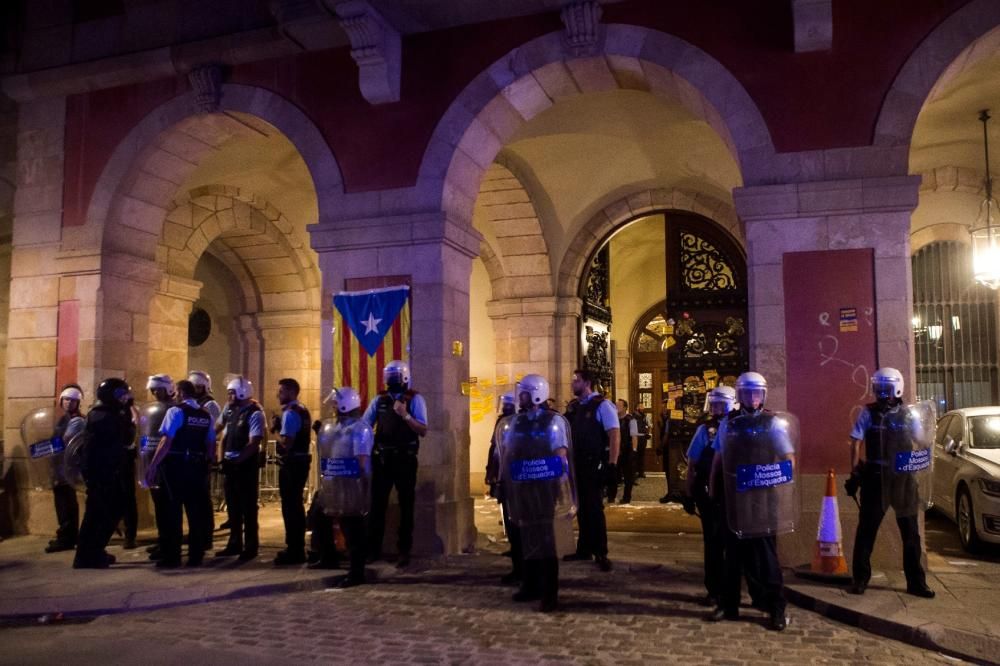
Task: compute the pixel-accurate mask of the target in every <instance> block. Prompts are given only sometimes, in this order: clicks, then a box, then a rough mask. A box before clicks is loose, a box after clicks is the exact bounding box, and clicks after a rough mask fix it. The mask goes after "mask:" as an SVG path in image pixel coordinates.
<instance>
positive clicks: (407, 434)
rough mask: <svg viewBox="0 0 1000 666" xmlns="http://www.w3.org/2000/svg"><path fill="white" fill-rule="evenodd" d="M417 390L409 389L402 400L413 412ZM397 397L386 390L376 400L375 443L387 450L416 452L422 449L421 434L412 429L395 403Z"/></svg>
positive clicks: (409, 411)
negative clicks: (398, 412) (398, 411)
mask: <svg viewBox="0 0 1000 666" xmlns="http://www.w3.org/2000/svg"><path fill="white" fill-rule="evenodd" d="M416 396H417V392H416V391H413V390H407V391H406V393H404V394H403V397H402V400H403V402H404V403H406V411H407V413H409V414H410V415H412V414H413V407H412V405H413V399H414V398H415V397H416ZM395 403H396V399H395V398H393V397H392V396H391V395H389V394H388V393H386V392H383V393H379V394H378V398H376V402H375V445H376V446H377V447H379V448H380V449H386V450H409V451H413V452H414V453H416V452H417V451H418V450H419V449H420V436H419V435H417V433H415V432H413V430H411V429H410V426H409V425H407V423H406V421H405V420H403V417H401V416H400V415H399V414H397V413H396V410H395V409H393V405H394V404H395Z"/></svg>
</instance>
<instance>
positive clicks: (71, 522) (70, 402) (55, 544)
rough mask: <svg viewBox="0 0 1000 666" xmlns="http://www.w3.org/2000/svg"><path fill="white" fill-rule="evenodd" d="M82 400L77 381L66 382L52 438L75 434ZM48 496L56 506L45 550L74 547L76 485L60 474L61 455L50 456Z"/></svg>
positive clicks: (77, 510) (65, 438)
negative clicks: (52, 530) (52, 531)
mask: <svg viewBox="0 0 1000 666" xmlns="http://www.w3.org/2000/svg"><path fill="white" fill-rule="evenodd" d="M82 401H83V390H82V389H81V388H80V387H79V385H77V384H67V385H66V386H64V387H63V390H62V393H60V394H59V407H60V408H61V409H62V411H63V414H62V416H60V417H59V420H58V421H56V424H55V432H54V433H53V439H56V438H59V439H60V440H62V441H63V442H68V441H69V440H70V439H72V438H73V437H75V436H76V435H77V434H79V433H80V432H81V431H82V430H83V428H84V426H85V425H86V421H85V420H84V417H83V413H82V412H81V411H80V403H81V402H82ZM52 498H53V500H54V501H55V508H56V523H57V525H58V527H57V528H56V538H55V539H52V540H51V541H49V545H48V546H46V547H45V552H46V553H58V552H60V551H64V550H73V549H74V548H76V538H77V535H78V534H79V525H80V505H79V503H78V502H77V499H76V488H74V487H73V485H72V484H71V483H69V482H68V481H67V480H66V478H65V477H64V475H63V474H62V455H61V454H58V453H57V454H55V455H53V456H52Z"/></svg>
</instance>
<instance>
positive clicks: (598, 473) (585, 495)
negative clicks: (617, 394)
mask: <svg viewBox="0 0 1000 666" xmlns="http://www.w3.org/2000/svg"><path fill="white" fill-rule="evenodd" d="M603 401H604V397H603V396H601V395H599V394H594V395H593V396H591V398H590V399H589V400H587V401H586V402H579V401H574V402H573V403H571V405H570V409H569V411H567V412H566V418H567V420H569V423H570V427H571V429H572V433H573V436H572V441H573V465H574V471H575V473H576V492H577V502H578V504H579V507H578V513H577V516H576V520H577V524H578V525H579V527H580V535H579V537H578V539H577V542H576V555H577V557H580V558H589V557H591V556H594V557H607V555H608V526H607V522H606V521H605V519H604V493H605V489H606V483H607V467H608V445H609V440H608V433H607V431H606V430H605V429H604V426H603V425H601V423H600V421H598V420H597V408H598V407H599V406H600V404H601V403H602V402H603Z"/></svg>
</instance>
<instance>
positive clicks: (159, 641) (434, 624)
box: [0, 553, 955, 665]
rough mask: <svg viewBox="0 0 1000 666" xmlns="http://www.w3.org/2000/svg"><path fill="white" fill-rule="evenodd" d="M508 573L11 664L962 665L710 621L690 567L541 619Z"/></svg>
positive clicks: (192, 618)
mask: <svg viewBox="0 0 1000 666" xmlns="http://www.w3.org/2000/svg"><path fill="white" fill-rule="evenodd" d="M505 567H506V561H505V560H504V559H503V558H501V557H499V556H497V555H495V554H491V553H484V554H480V555H469V556H462V557H454V558H449V559H448V560H445V561H438V562H434V563H433V565H431V563H418V566H416V567H415V568H414V569H413V570H412V571H408V572H407V573H405V574H399V573H397V572H396V571H395V570H394V569H392V568H391V567H389V566H385V565H381V566H380V567H379V573H381V574H382V576H381V582H379V583H377V584H374V585H369V586H365V587H361V588H354V589H350V590H345V591H341V590H323V591H317V592H308V593H291V594H282V595H275V596H268V597H255V598H249V599H240V600H234V601H223V602H213V603H205V604H198V605H194V606H186V607H179V608H172V609H166V610H159V611H152V612H146V613H134V614H127V615H118V616H105V617H101V618H98V619H96V620H94V621H92V622H88V623H81V624H70V623H65V624H50V625H46V626H37V627H36V626H33V627H17V628H8V629H5V630H3V631H2V632H0V646H2V647H0V661H6V662H7V663H19V664H33V663H53V661H54V660H55V659H57V658H62V659H63V660H65V659H66V658H67V657H70V658H72V660H73V662H74V663H94V662H99V661H103V660H105V659H107V658H108V657H113V658H114V660H115V661H116V662H119V663H122V662H127V661H130V660H137V662H138V663H144V664H165V663H180V662H183V661H188V662H190V663H209V662H218V661H222V660H223V659H226V660H233V659H237V660H239V661H240V662H241V663H242V664H257V663H278V662H284V663H288V662H296V661H298V662H302V661H318V660H324V661H329V660H335V661H337V662H338V663H372V662H395V663H417V664H419V663H426V664H479V663H518V664H526V663H581V664H605V663H607V664H610V663H614V664H621V665H626V664H640V663H684V664H704V663H713V664H751V663H770V662H778V663H795V664H826V663H837V664H840V663H908V664H940V663H955V660H954V659H951V658H948V657H945V656H942V655H939V654H935V653H932V652H927V651H923V650H920V649H918V648H914V647H912V646H909V645H905V644H902V643H898V642H895V641H891V640H887V639H882V638H879V637H876V636H873V635H870V634H866V633H864V632H862V631H859V630H856V629H852V628H849V627H845V626H842V625H838V624H836V623H834V622H831V621H829V620H827V619H825V618H822V617H821V616H819V615H815V614H813V613H809V612H806V611H802V610H798V609H795V608H790V613H791V615H792V624H791V626H790V627H789V628H788V630H786V631H785V632H784V633H782V634H775V633H773V632H769V631H767V630H766V629H765V628H764V627H763V625H762V622H763V617H762V616H761V615H760V614H759V613H757V612H756V611H752V610H747V611H746V612H745V619H744V620H743V621H740V622H726V623H721V624H710V623H707V622H704V621H703V620H702V619H701V618H702V615H703V613H704V612H705V609H704V608H702V607H701V606H700V605H698V603H697V599H698V597H699V596H700V595H701V593H702V590H701V588H700V586H699V580H698V573H697V572H696V571H694V570H693V569H689V568H685V567H683V566H673V565H671V566H661V565H653V564H642V565H632V566H628V565H625V564H621V565H620V566H618V567H617V568H616V569H615V570H614V571H613V572H612V573H610V574H601V573H600V572H598V571H597V570H596V569H595V568H594V567H593V565H590V564H579V563H574V564H563V565H561V574H562V580H563V584H562V589H561V602H562V611H561V612H559V613H556V614H552V615H542V614H539V613H537V612H534V611H533V609H532V608H530V607H527V606H524V605H519V604H515V603H513V602H512V601H511V600H510V593H511V591H512V590H511V588H504V587H501V586H500V585H499V584H498V583H497V582H498V578H499V576H500V575H501V574H502V573H504V571H505Z"/></svg>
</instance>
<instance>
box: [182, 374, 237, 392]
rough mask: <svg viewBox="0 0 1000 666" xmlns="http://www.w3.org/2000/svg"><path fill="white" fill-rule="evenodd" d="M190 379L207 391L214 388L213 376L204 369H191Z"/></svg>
mask: <svg viewBox="0 0 1000 666" xmlns="http://www.w3.org/2000/svg"><path fill="white" fill-rule="evenodd" d="M188 381H189V382H191V383H192V384H194V385H195V386H201V387H202V388H204V389H205V390H206V391H211V390H212V378H211V376H209V374H208V373H207V372H205V371H204V370H189V371H188ZM230 383H231V382H230Z"/></svg>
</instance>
